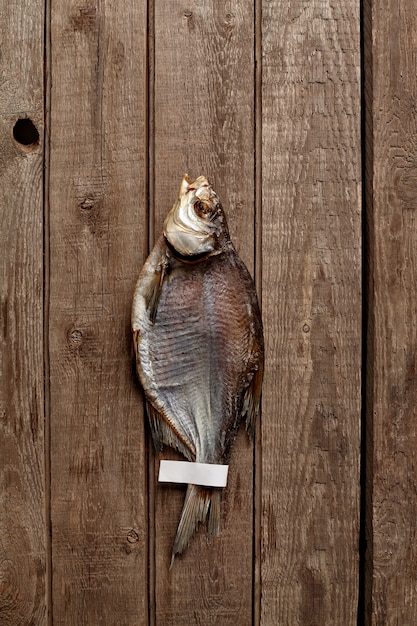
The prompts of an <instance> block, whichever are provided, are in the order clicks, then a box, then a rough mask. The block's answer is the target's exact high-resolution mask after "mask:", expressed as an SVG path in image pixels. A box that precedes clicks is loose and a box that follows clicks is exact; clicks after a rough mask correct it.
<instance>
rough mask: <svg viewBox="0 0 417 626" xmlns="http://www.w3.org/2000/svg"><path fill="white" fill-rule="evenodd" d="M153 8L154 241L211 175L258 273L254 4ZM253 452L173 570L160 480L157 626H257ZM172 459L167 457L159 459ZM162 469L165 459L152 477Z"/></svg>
mask: <svg viewBox="0 0 417 626" xmlns="http://www.w3.org/2000/svg"><path fill="white" fill-rule="evenodd" d="M154 5H155V14H154V20H155V37H154V45H155V50H154V53H155V54H154V63H155V64H154V149H153V157H154V198H153V199H154V202H153V204H154V218H155V234H156V235H158V234H159V232H160V230H161V228H162V224H163V220H164V218H165V216H166V214H167V212H168V211H169V210H170V209H171V207H172V204H173V203H174V201H175V199H176V197H177V194H178V189H179V184H180V181H181V178H182V175H183V173H184V172H188V174H189V175H190V176H191V177H194V178H195V177H197V176H199V175H201V174H202V175H206V176H207V177H208V178H209V179H210V181H211V182H212V183H213V186H214V188H215V189H216V191H217V193H218V195H219V197H220V200H221V201H222V204H223V206H224V209H225V211H226V214H227V217H228V222H229V227H230V231H231V235H232V238H233V240H234V243H235V245H236V247H237V249H238V252H239V254H240V255H241V256H242V258H243V259H244V261H245V262H246V264H247V265H248V267H249V269H250V270H251V271H252V270H253V266H254V67H253V62H254V58H253V57H254V23H253V20H254V7H253V3H251V2H248V1H246V0H245V1H244V0H235V1H233V2H231V1H227V2H224V3H218V2H215V1H210V2H203V1H202V0H192V1H191V2H188V3H185V4H184V3H183V2H179V1H177V0H175V1H174V2H163V1H162V0H161V1H160V0H156V1H155V3H154ZM252 451H253V447H252V444H251V443H250V442H249V441H248V440H247V437H246V434H245V433H243V432H242V433H240V435H239V437H238V439H237V441H236V443H235V445H234V448H233V451H232V458H231V465H230V471H229V482H228V486H227V488H226V489H225V491H224V494H223V500H222V520H221V525H222V529H221V535H220V537H219V538H216V539H214V540H213V541H212V543H211V544H210V545H207V542H206V536H205V531H204V529H203V528H201V529H200V530H199V532H198V533H197V534H196V535H195V536H194V537H193V538H192V540H191V542H190V545H189V547H188V548H187V550H186V552H185V553H184V554H183V555H182V556H181V557H177V559H176V561H175V563H174V566H173V567H172V569H171V570H169V566H170V559H171V548H172V544H173V541H174V537H175V533H176V529H177V525H178V522H179V518H180V513H181V509H182V505H183V501H184V495H185V490H184V489H182V488H181V487H175V486H174V487H173V486H162V485H158V484H157V483H156V481H155V486H154V489H155V511H154V513H155V520H154V523H155V565H154V567H155V607H156V609H155V620H156V624H160V625H164V626H165V625H168V624H178V625H179V624H191V623H193V624H222V625H226V624H236V623H239V624H242V625H243V624H250V623H251V620H252V540H253V537H252V528H253V489H252V481H253V469H252V465H253V457H252ZM172 455H173V453H171V452H170V451H169V450H165V451H164V453H163V458H170V457H171V458H173V457H172ZM158 465H159V458H157V459H156V463H155V469H157V467H158ZM155 476H156V474H155ZM151 514H152V512H151Z"/></svg>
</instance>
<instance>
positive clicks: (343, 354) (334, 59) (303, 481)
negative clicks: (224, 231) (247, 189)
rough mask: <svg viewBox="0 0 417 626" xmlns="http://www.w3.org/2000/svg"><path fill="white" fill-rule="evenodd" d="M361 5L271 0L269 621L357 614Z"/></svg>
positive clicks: (266, 175) (266, 184)
mask: <svg viewBox="0 0 417 626" xmlns="http://www.w3.org/2000/svg"><path fill="white" fill-rule="evenodd" d="M358 11H359V4H358V3H354V2H349V1H347V0H346V1H342V2H337V3H333V2H327V1H323V2H308V3H306V2H278V1H272V2H263V14H262V120H263V125H262V138H263V142H262V146H263V158H262V193H263V196H262V216H263V220H262V233H263V237H262V276H263V283H262V286H263V290H262V293H263V300H262V301H263V311H264V319H265V320H266V323H265V327H266V378H265V386H264V395H263V414H262V416H263V417H262V460H263V463H262V487H263V491H262V537H261V539H262V547H261V594H262V595H261V624H264V625H268V626H270V625H271V626H272V624H291V625H292V626H293V625H296V624H303V625H305V624H317V625H318V624H320V625H324V624H326V625H329V626H330V625H333V624H354V623H356V612H357V588H358V531H359V446H360V441H359V439H360V432H359V424H360V368H361V357H360V352H361V300H360V292H361V248H360V245H361V239H360V208H361V198H360V178H361V171H360V115H359V107H360V82H359V61H360V59H359V13H358Z"/></svg>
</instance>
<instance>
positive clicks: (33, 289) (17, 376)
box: [0, 0, 48, 626]
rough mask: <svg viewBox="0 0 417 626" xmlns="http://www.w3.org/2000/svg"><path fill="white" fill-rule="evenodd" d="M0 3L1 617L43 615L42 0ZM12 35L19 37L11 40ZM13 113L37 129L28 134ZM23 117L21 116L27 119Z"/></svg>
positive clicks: (12, 624) (15, 621)
mask: <svg viewBox="0 0 417 626" xmlns="http://www.w3.org/2000/svg"><path fill="white" fill-rule="evenodd" d="M15 8H16V7H15V6H14V5H13V3H7V2H5V3H1V5H0V42H1V43H0V48H1V53H0V58H1V61H0V63H1V64H0V216H1V217H0V246H1V271H0V298H1V333H0V362H1V368H2V373H1V383H0V623H1V624H7V626H21V625H23V624H43V623H46V622H45V620H46V613H47V588H48V584H47V576H46V570H47V539H46V537H47V535H48V529H47V524H46V515H45V463H44V393H43V388H44V383H43V288H42V283H43V232H42V225H43V169H42V167H43V80H44V77H43V29H44V3H43V2H39V1H35V0H25V1H23V2H21V4H20V7H19V10H18V11H16V10H15ZM16 41H19V42H20V45H16ZM19 118H29V119H31V120H32V122H33V124H34V125H35V126H36V128H37V131H38V133H39V142H37V141H36V140H35V141H34V142H33V143H34V145H33V146H32V145H29V144H31V143H32V141H31V138H30V137H29V139H28V138H27V134H26V132H25V130H24V129H23V131H22V133H19V132H17V138H18V139H19V140H20V141H21V143H18V142H17V141H15V140H14V139H13V128H14V126H15V123H16V122H17V121H18V119H19ZM27 123H28V122H27Z"/></svg>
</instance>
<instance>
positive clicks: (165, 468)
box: [158, 461, 229, 487]
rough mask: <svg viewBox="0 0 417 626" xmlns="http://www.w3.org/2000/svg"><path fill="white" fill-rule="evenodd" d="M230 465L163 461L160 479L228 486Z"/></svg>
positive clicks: (205, 485) (206, 485) (167, 481)
mask: <svg viewBox="0 0 417 626" xmlns="http://www.w3.org/2000/svg"><path fill="white" fill-rule="evenodd" d="M228 471H229V466H228V465H215V464H213V463H191V462H190V461H161V463H160V465H159V476H158V480H159V482H161V483H187V484H191V485H202V486H203V487H226V484H227V473H228Z"/></svg>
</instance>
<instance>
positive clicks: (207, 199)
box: [164, 174, 225, 257]
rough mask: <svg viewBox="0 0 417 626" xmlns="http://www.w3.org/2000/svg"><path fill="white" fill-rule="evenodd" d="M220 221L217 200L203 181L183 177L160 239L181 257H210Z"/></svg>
mask: <svg viewBox="0 0 417 626" xmlns="http://www.w3.org/2000/svg"><path fill="white" fill-rule="evenodd" d="M223 218H224V216H223V211H222V208H221V205H220V202H219V199H218V197H217V194H216V193H215V191H214V190H213V187H212V186H211V184H210V183H209V181H208V180H207V178H206V177H205V176H199V177H198V178H196V179H195V180H194V181H192V180H190V178H189V177H188V175H187V174H184V177H183V179H182V181H181V185H180V190H179V194H178V199H177V201H176V202H175V204H174V206H173V207H172V209H171V211H170V212H169V213H168V215H167V218H166V220H165V224H164V236H165V239H166V240H167V241H168V243H169V244H170V247H171V249H173V250H174V252H175V251H176V252H177V253H178V254H179V255H180V256H182V257H200V256H205V255H209V254H213V253H215V252H216V251H217V250H218V247H219V246H218V242H219V240H220V236H221V233H222V230H224V227H225V222H224V219H223Z"/></svg>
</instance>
